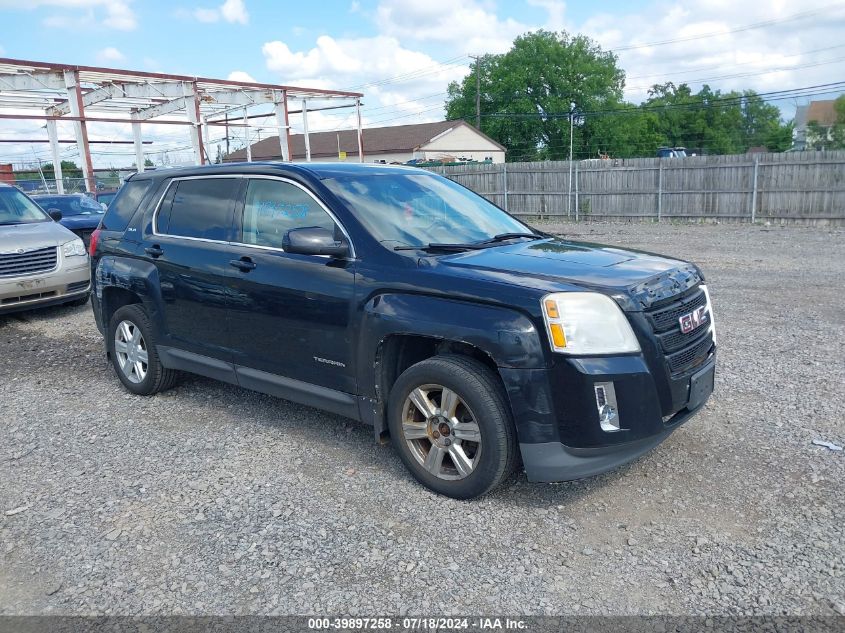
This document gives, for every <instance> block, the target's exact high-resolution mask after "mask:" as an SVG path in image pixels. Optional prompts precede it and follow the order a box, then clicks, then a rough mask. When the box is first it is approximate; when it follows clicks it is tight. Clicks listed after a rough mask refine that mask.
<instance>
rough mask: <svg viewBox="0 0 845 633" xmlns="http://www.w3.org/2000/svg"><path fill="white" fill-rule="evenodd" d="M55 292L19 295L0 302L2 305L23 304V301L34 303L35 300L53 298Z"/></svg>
mask: <svg viewBox="0 0 845 633" xmlns="http://www.w3.org/2000/svg"><path fill="white" fill-rule="evenodd" d="M55 296H56V291H55V290H50V291H49V292H34V293H32V294H28V295H20V296H19V297H6V298H5V299H3V301H0V304H2V305H4V306H5V305H11V304H13V303H23V302H24V301H35V300H36V299H47V298H48V297H55Z"/></svg>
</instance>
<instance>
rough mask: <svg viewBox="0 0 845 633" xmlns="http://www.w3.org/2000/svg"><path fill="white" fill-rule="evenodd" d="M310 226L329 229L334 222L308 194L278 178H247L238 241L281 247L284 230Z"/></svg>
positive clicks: (332, 227)
mask: <svg viewBox="0 0 845 633" xmlns="http://www.w3.org/2000/svg"><path fill="white" fill-rule="evenodd" d="M313 226H319V227H323V228H326V229H329V230H333V229H334V226H335V223H334V220H332V218H331V216H330V215H329V214H328V213H326V211H325V210H324V209H323V207H321V206H320V204H319V203H318V202H317V201H316V200H315V199H314V198H313V197H312V196H311V195H310V194H309V193H307V192H306V191H304V190H303V189H301V188H299V187H297V186H296V185H292V184H290V183H288V182H284V181H281V180H270V179H261V178H252V179H250V180H249V182H248V183H247V188H246V200H245V203H244V212H243V221H242V224H241V242H242V243H244V244H254V245H256V246H271V247H273V248H282V242H283V240H284V238H285V235H286V234H287V232H288V231H290V230H291V229H301V228H305V227H313Z"/></svg>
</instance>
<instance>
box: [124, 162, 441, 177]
mask: <svg viewBox="0 0 845 633" xmlns="http://www.w3.org/2000/svg"><path fill="white" fill-rule="evenodd" d="M396 173H417V174H430V173H431V172H428V171H425V170H424V169H419V168H417V167H410V166H405V165H379V164H373V163H370V164H368V163H281V162H271V161H258V162H251V163H221V164H217V165H202V166H197V167H177V168H167V169H155V170H152V171H145V172H142V173H136V174H133V175H132V176H131V180H142V179H143V180H146V179H161V178H184V177H188V176H209V175H213V174H221V175H222V174H279V175H282V174H299V175H310V176H313V177H316V178H319V179H320V180H324V179H326V178H338V177H341V176H355V175H360V176H363V175H368V176H376V175H386V174H396Z"/></svg>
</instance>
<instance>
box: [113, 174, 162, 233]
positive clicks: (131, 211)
mask: <svg viewBox="0 0 845 633" xmlns="http://www.w3.org/2000/svg"><path fill="white" fill-rule="evenodd" d="M152 184H153V181H152V180H130V181H129V182H127V183H126V184H125V185H123V187H122V188H121V189H120V191H118V193H117V197H116V198H115V199H114V202H112V204H111V205H110V206H109V210H108V212H107V213H106V215H105V217H103V222H102V224H103V229H105V230H106V231H125V230H126V227H127V226H129V222H130V221H131V220H132V216H134V215H135V211H136V210H137V209H138V206H139V205H140V204H141V199H142V198H143V197H144V194H146V193H147V191H148V190H149V188H150V186H151V185H152Z"/></svg>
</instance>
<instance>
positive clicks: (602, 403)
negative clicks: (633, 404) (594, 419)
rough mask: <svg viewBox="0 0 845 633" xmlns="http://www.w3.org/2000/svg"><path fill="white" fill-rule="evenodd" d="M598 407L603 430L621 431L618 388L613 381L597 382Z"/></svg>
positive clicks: (609, 431) (608, 431) (607, 431)
mask: <svg viewBox="0 0 845 633" xmlns="http://www.w3.org/2000/svg"><path fill="white" fill-rule="evenodd" d="M595 392H596V408H597V409H598V412H599V424H600V425H601V430H602V431H605V432H606V433H613V432H615V431H621V430H622V427H621V426H620V424H619V407H618V405H617V404H616V390H615V389H614V388H613V383H612V382H597V383H596V384H595Z"/></svg>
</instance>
